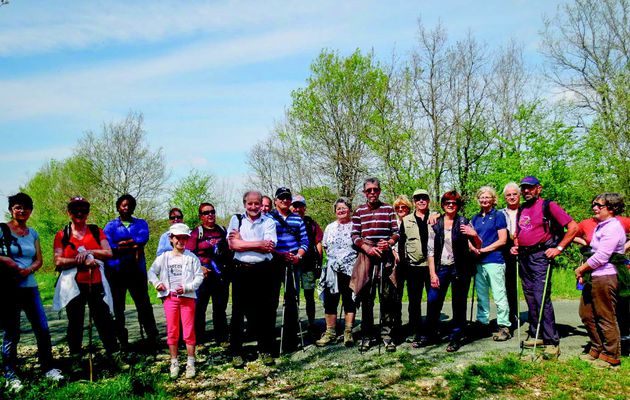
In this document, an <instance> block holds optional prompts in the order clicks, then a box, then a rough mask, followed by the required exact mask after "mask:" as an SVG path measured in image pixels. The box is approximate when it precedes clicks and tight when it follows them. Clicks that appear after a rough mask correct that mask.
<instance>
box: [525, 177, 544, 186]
mask: <svg viewBox="0 0 630 400" xmlns="http://www.w3.org/2000/svg"><path fill="white" fill-rule="evenodd" d="M523 185H525V186H536V185H540V181H539V180H538V178H536V177H535V176H531V175H529V176H526V177H525V178H523V179H521V186H523Z"/></svg>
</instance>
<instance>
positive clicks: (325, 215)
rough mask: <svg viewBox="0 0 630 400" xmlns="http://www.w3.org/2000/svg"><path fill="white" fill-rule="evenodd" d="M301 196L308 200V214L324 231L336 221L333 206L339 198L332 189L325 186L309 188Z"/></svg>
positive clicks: (303, 190) (304, 189)
mask: <svg viewBox="0 0 630 400" xmlns="http://www.w3.org/2000/svg"><path fill="white" fill-rule="evenodd" d="M300 194H301V195H302V196H304V198H305V199H306V204H307V208H306V213H307V214H308V215H310V216H311V218H313V219H314V220H315V221H316V222H317V223H318V224H319V225H320V226H321V228H322V230H323V229H324V228H326V225H328V224H329V223H331V222H332V221H334V220H335V213H334V212H333V204H334V203H335V201H336V200H337V196H335V194H334V193H333V192H332V191H331V190H330V188H328V187H325V186H322V187H307V188H303V189H302V191H301V192H300Z"/></svg>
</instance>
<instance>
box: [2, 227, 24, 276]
mask: <svg viewBox="0 0 630 400" xmlns="http://www.w3.org/2000/svg"><path fill="white" fill-rule="evenodd" d="M0 231H2V240H0V255H1V256H5V257H9V258H11V244H14V245H15V246H17V248H18V252H17V254H15V256H17V257H22V247H20V244H19V243H18V242H17V240H15V241H14V238H13V234H12V233H11V228H9V225H8V224H7V223H5V222H0ZM0 279H1V280H2V282H6V283H7V285H9V284H10V285H13V284H15V285H17V282H18V275H17V273H15V272H14V271H13V270H9V268H8V267H5V266H2V267H0Z"/></svg>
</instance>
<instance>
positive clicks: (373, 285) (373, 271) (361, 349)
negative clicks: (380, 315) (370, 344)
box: [359, 266, 380, 353]
mask: <svg viewBox="0 0 630 400" xmlns="http://www.w3.org/2000/svg"><path fill="white" fill-rule="evenodd" d="M375 280H376V266H374V267H373V268H372V280H371V281H370V285H372V286H370V292H369V294H368V296H370V297H369V299H374V296H375V293H374V291H375V290H376V285H375V284H374V281H375ZM379 304H380V302H379ZM372 309H374V305H372ZM366 322H367V321H361V330H363V324H364V323H366ZM372 323H374V317H372ZM368 335H370V333H369V332H368ZM361 340H362V341H364V340H365V337H364V338H362V339H361ZM368 340H370V338H369V337H368ZM359 351H360V352H361V353H363V346H361V347H359Z"/></svg>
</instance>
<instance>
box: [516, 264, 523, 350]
mask: <svg viewBox="0 0 630 400" xmlns="http://www.w3.org/2000/svg"><path fill="white" fill-rule="evenodd" d="M518 264H519V263H518V257H517V258H516V332H517V335H518V343H521V304H520V301H519V299H518V289H519V288H520V285H519V282H520V279H519V272H518V267H519V265H518ZM521 355H523V347H521Z"/></svg>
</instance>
